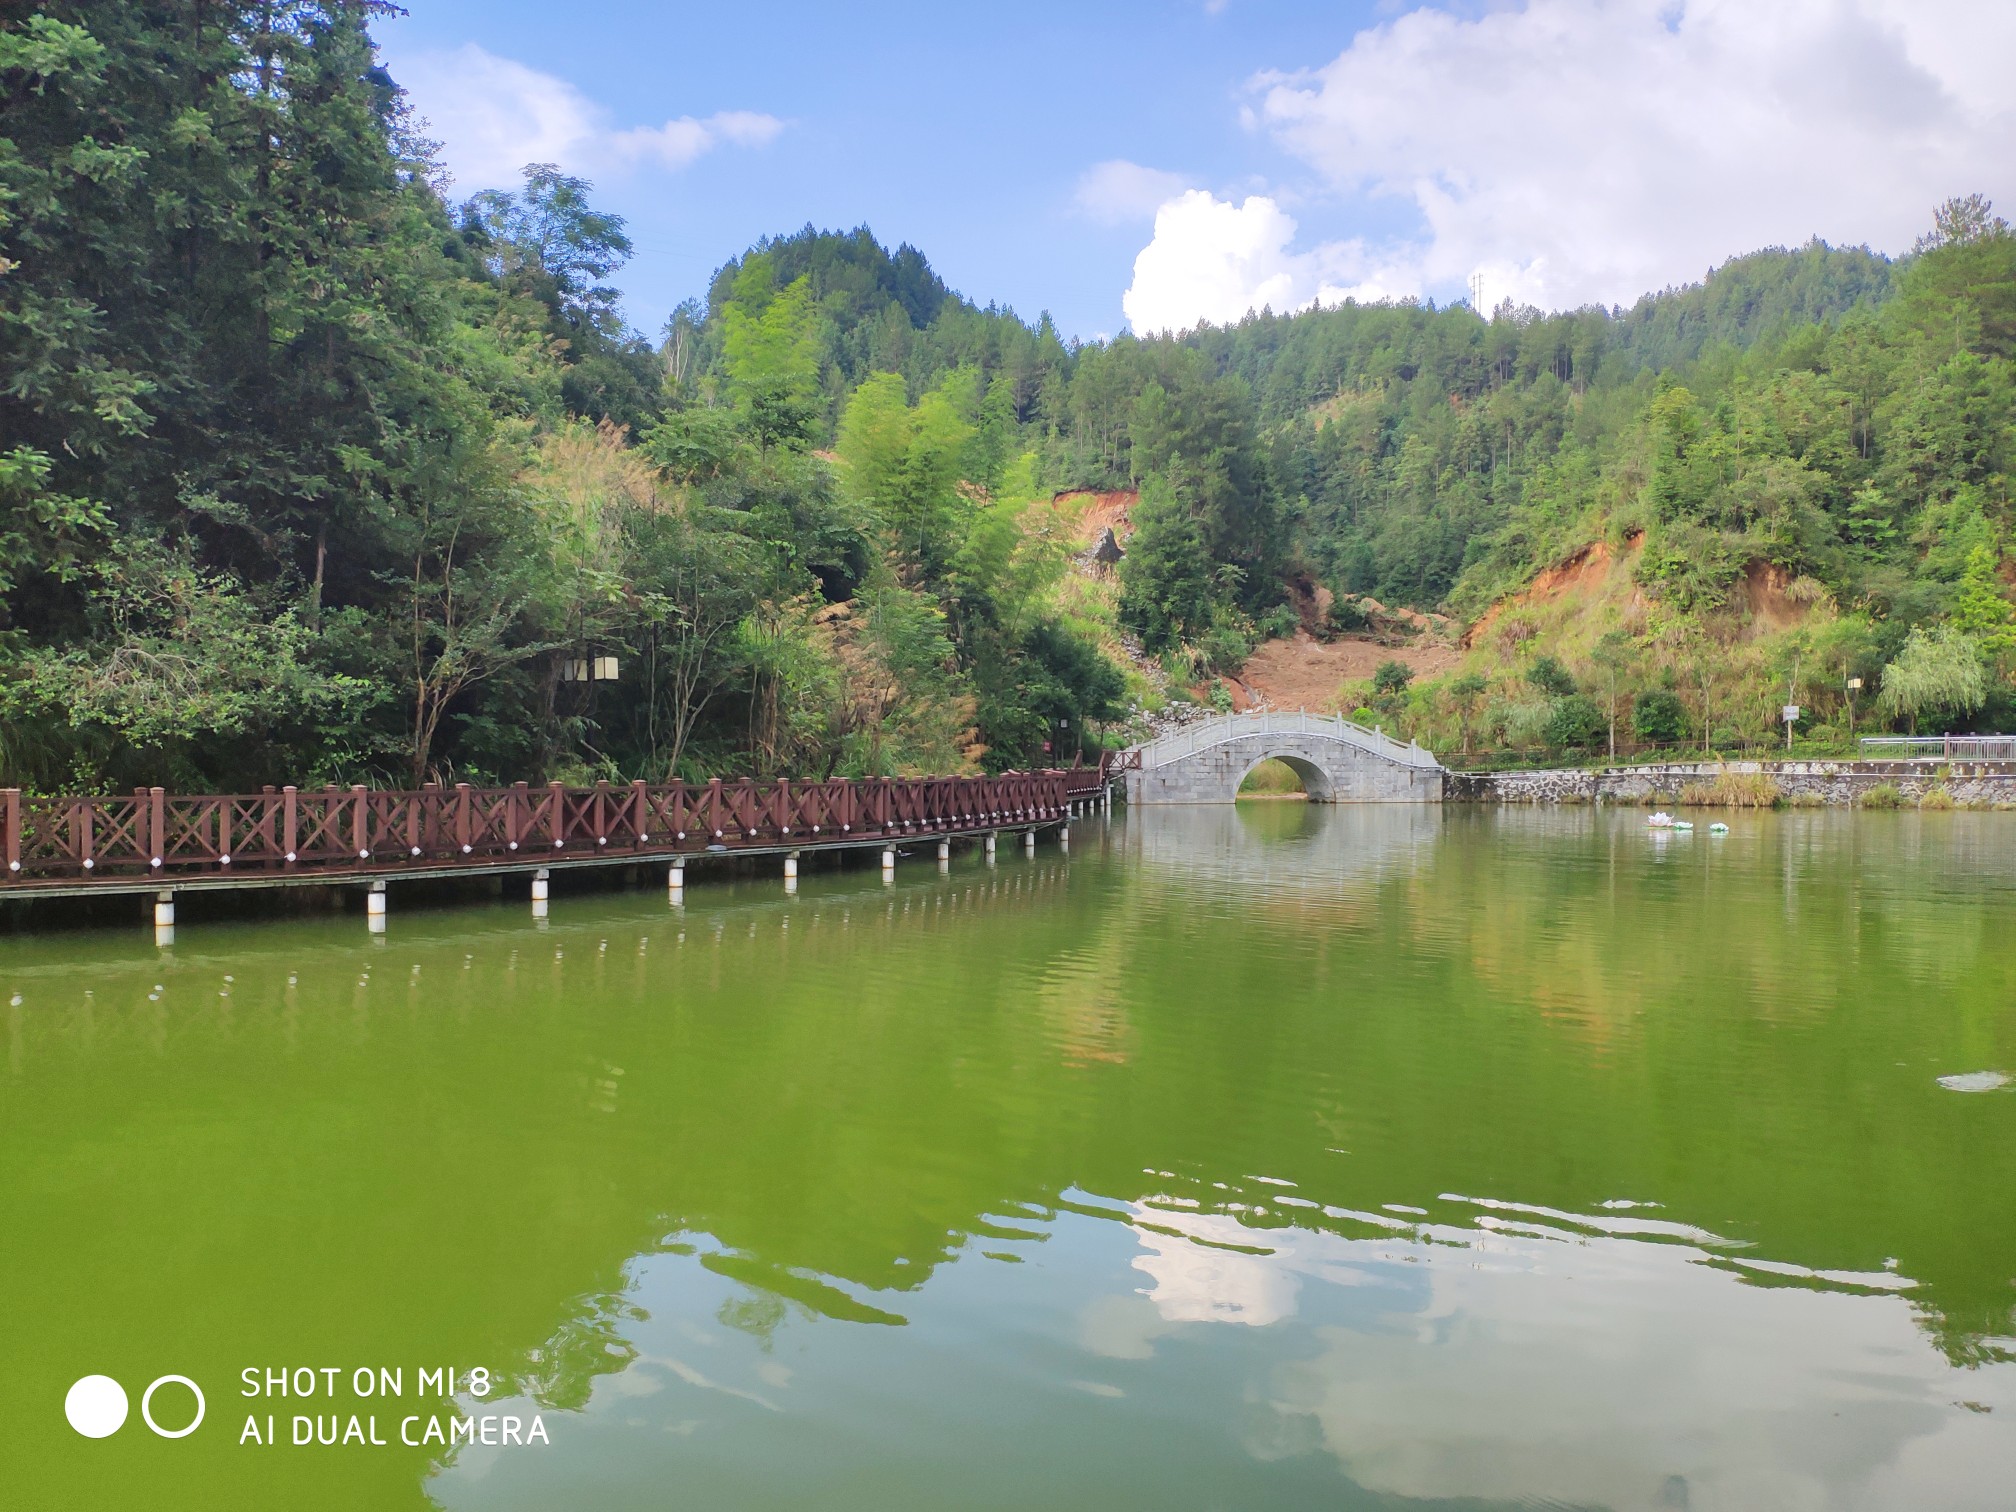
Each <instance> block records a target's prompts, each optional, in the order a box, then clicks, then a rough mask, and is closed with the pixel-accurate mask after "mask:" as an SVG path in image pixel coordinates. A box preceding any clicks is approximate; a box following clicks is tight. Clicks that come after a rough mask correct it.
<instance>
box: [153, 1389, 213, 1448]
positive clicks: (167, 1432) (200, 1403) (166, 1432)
mask: <svg viewBox="0 0 2016 1512" xmlns="http://www.w3.org/2000/svg"><path fill="white" fill-rule="evenodd" d="M163 1386H187V1387H188V1388H189V1389H190V1390H191V1391H193V1392H194V1393H195V1394H196V1416H194V1417H193V1418H191V1419H189V1423H188V1426H187V1427H184V1428H163V1427H162V1426H161V1425H160V1424H159V1423H157V1422H155V1421H154V1414H153V1412H151V1411H150V1410H149V1409H150V1408H151V1407H152V1406H153V1405H154V1393H155V1392H157V1391H159V1390H160V1389H161V1388H162V1387H163ZM207 1405H208V1404H207V1403H206V1402H205V1401H204V1400H203V1388H202V1387H201V1386H198V1385H197V1384H196V1383H195V1382H194V1381H192V1380H190V1379H189V1377H187V1376H181V1375H165V1376H160V1377H158V1378H157V1379H156V1380H155V1382H154V1384H153V1385H151V1386H149V1387H148V1388H147V1394H146V1395H145V1396H143V1397H141V1398H140V1416H141V1418H142V1419H143V1420H144V1421H145V1422H146V1424H147V1426H148V1427H149V1428H152V1429H153V1430H154V1431H155V1432H156V1433H158V1434H160V1435H161V1437H163V1438H187V1437H189V1435H190V1434H192V1433H194V1432H195V1431H196V1430H197V1429H198V1428H200V1427H202V1426H203V1409H204V1408H205V1407H206V1406H207Z"/></svg>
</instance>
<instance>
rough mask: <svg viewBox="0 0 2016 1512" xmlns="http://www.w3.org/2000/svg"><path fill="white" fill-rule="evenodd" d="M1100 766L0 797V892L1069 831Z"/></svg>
mask: <svg viewBox="0 0 2016 1512" xmlns="http://www.w3.org/2000/svg"><path fill="white" fill-rule="evenodd" d="M1103 781H1104V773H1103V769H1102V768H1101V767H1072V768H1070V769H1068V770H1064V771H1048V772H1007V773H1003V774H1002V775H1001V776H999V777H918V778H898V777H877V778H869V779H865V780H861V781H847V780H844V779H833V780H830V781H824V782H793V781H789V780H787V779H781V778H780V779H779V780H777V781H775V782H756V781H751V780H748V779H743V780H739V781H729V782H724V781H722V780H720V779H719V778H717V779H715V780H714V781H712V782H706V783H685V782H667V783H645V782H633V783H631V784H630V785H629V786H627V787H622V786H611V785H610V784H608V783H606V782H604V783H597V784H596V785H595V786H594V787H592V788H570V787H565V786H563V785H562V784H560V783H557V782H556V783H553V784H551V785H549V786H546V787H538V788H534V787H528V786H527V785H526V784H524V783H522V782H521V783H519V784H517V785H516V786H515V787H508V788H473V787H470V786H468V785H467V784H466V783H465V784H457V785H456V786H454V787H442V786H439V785H434V784H430V785H429V786H427V787H424V788H422V789H420V790H419V791H418V792H388V791H383V790H378V789H372V788H364V787H352V788H336V787H330V788H321V789H313V790H301V789H296V788H291V787H289V788H268V789H266V791H264V792H262V793H253V794H231V795H226V796H212V797H200V798H190V797H179V796H177V795H174V794H171V793H166V792H164V791H162V789H160V788H146V789H141V790H139V791H136V792H135V793H134V794H133V796H132V797H130V798H32V797H27V796H25V795H23V794H22V793H21V792H20V791H19V790H18V789H14V788H6V789H0V891H5V890H6V889H7V888H8V887H9V885H10V884H11V885H12V886H13V887H17V888H23V889H25V888H31V887H33V886H34V885H35V884H36V883H38V882H40V883H44V884H48V883H58V882H60V883H64V884H66V885H68V884H75V883H76V882H78V881H91V880H102V881H106V882H123V883H126V884H129V885H130V884H131V883H132V882H133V881H134V880H135V879H136V878H179V879H185V880H186V879H188V878H190V877H192V876H201V875H207V876H212V877H214V876H217V875H219V874H224V873H228V874H230V875H232V876H242V877H244V878H245V879H246V880H247V881H248V882H256V881H257V880H258V878H259V877H261V876H269V877H270V876H275V875H279V874H299V873H318V874H325V873H326V874H337V873H352V874H355V873H369V874H381V873H388V872H400V871H435V870H448V869H453V868H454V867H457V866H464V865H481V866H490V867H494V866H496V865H497V864H498V863H499V862H508V861H524V862H526V863H527V864H533V863H536V862H538V861H543V860H546V859H549V858H552V859H562V860H567V859H577V858H581V857H585V856H588V855H599V856H642V855H680V854H686V855H690V854H694V853H696V852H702V851H705V850H707V849H708V848H709V847H710V846H718V847H723V848H725V849H728V850H742V849H749V848H752V847H762V848H771V849H775V848H777V847H779V846H793V845H802V846H804V847H806V848H808V849H809V848H812V847H814V846H818V845H834V844H839V845H845V844H851V843H858V842H860V841H864V840H877V839H896V838H901V837H903V836H906V835H915V834H920V833H925V832H930V833H941V834H942V833H948V832H958V831H980V830H986V829H991V828H996V827H1001V826H1013V825H1024V824H1041V823H1050V822H1055V821H1059V820H1062V819H1064V818H1065V817H1067V815H1068V813H1069V806H1070V804H1071V803H1073V802H1074V801H1077V800H1081V799H1085V798H1089V797H1091V796H1092V795H1094V794H1096V793H1097V792H1098V791H1099V788H1100V785H1101V784H1102V782H1103Z"/></svg>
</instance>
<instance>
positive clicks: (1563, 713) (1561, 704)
mask: <svg viewBox="0 0 2016 1512" xmlns="http://www.w3.org/2000/svg"><path fill="white" fill-rule="evenodd" d="M1602 733H1603V711H1602V710H1601V709H1599V708H1598V707H1597V706H1596V700H1595V699H1593V698H1591V697H1589V695H1588V694H1586V693H1570V694H1569V695H1568V696H1567V697H1565V698H1556V699H1554V700H1553V701H1552V702H1550V703H1549V704H1548V706H1547V727H1546V740H1547V744H1549V745H1550V746H1559V747H1570V746H1572V747H1577V748H1579V747H1583V746H1589V745H1594V744H1595V743H1596V741H1597V739H1598V737H1600V736H1601V735H1602Z"/></svg>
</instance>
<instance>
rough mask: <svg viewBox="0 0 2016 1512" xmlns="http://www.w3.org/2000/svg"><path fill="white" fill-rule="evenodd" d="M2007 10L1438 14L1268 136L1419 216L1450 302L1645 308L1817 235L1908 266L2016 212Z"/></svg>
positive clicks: (1364, 50)
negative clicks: (1989, 205)
mask: <svg viewBox="0 0 2016 1512" xmlns="http://www.w3.org/2000/svg"><path fill="white" fill-rule="evenodd" d="M2012 52H2016V6H2011V5H2009V4H2007V3H2004V0H1771V3H1769V4H1759V3H1756V0H1677V3H1676V0H1527V3H1526V4H1524V5H1523V6H1520V7H1518V8H1516V9H1502V10H1493V11H1490V12H1487V13H1485V14H1483V15H1481V16H1475V17H1465V16H1459V15H1455V14H1451V13H1450V12H1448V11H1445V10H1441V9H1437V8H1434V7H1424V8H1421V9H1418V10H1415V11H1412V12H1410V13H1408V14H1406V15H1403V16H1401V17H1399V18H1397V19H1395V20H1393V21H1391V22H1388V23H1386V24H1384V25H1382V26H1378V27H1375V28H1372V29H1370V30H1368V31H1365V32H1362V33H1360V34H1359V35H1358V36H1357V37H1356V38H1355V39H1354V40H1353V41H1352V43H1351V45H1350V46H1349V47H1347V48H1346V49H1345V50H1344V51H1343V52H1342V53H1341V54H1340V55H1339V56H1338V57H1337V58H1336V59H1334V60H1333V61H1332V62H1330V63H1329V64H1327V65H1325V66H1324V67H1322V68H1320V69H1317V70H1314V71H1313V72H1309V73H1303V74H1294V75H1277V76H1271V77H1267V78H1263V79H1261V80H1259V81H1257V90H1258V95H1259V98H1258V104H1257V108H1256V109H1255V110H1254V111H1253V112H1252V113H1251V117H1250V118H1251V119H1252V121H1253V122H1254V123H1255V124H1256V125H1258V126H1260V127H1262V128H1263V129H1265V130H1266V131H1268V132H1270V133H1272V134H1273V136H1274V137H1275V138H1276V139H1277V140H1278V142H1279V143H1280V144H1281V145H1282V146H1284V147H1286V148H1287V149H1288V150H1289V151H1290V152H1291V153H1293V154H1295V155H1296V156H1298V157H1299V158H1301V159H1302V160H1303V161H1304V162H1306V163H1307V164H1308V165H1310V166H1311V167H1312V168H1314V169H1315V170H1316V171H1317V172H1318V173H1319V174H1320V175H1321V176H1322V178H1323V179H1324V180H1325V181H1327V184H1328V185H1329V187H1330V188H1332V189H1333V190H1337V191H1341V192H1344V193H1347V194H1366V195H1372V196H1384V195H1391V196H1401V197H1405V198H1407V199H1411V200H1412V201H1413V203H1414V205H1415V206H1416V207H1417V208H1418V210H1419V213H1420V215H1421V218H1422V220H1423V222H1424V223H1425V234H1424V235H1423V236H1422V237H1421V238H1420V239H1419V240H1418V241H1415V242H1413V243H1411V244H1409V245H1408V246H1406V247H1405V248H1404V254H1405V256H1406V258H1407V260H1408V261H1409V262H1410V263H1411V265H1412V267H1413V268H1414V270H1415V276H1416V279H1417V281H1418V282H1419V283H1420V284H1421V285H1422V286H1424V287H1430V288H1434V287H1448V286H1451V285H1455V286H1460V285H1461V283H1462V282H1463V281H1464V280H1465V279H1466V278H1467V277H1468V276H1469V275H1470V274H1471V273H1472V272H1474V271H1480V270H1481V271H1482V272H1483V273H1484V275H1485V280H1486V285H1487V295H1486V297H1487V301H1488V302H1495V301H1496V299H1498V298H1499V297H1502V296H1506V295H1509V296H1511V297H1513V298H1514V299H1518V300H1522V301H1525V300H1530V301H1532V302H1534V303H1536V304H1540V305H1543V306H1553V307H1560V306H1567V305H1574V304H1579V303H1583V302H1588V301H1601V302H1605V303H1621V302H1628V301H1629V300H1631V299H1633V298H1635V297H1636V296H1637V295H1638V294H1640V293H1643V292H1645V291H1647V290H1649V289H1656V288H1659V287H1662V286H1664V285H1666V284H1669V283H1674V282H1680V281H1684V280H1688V279H1693V278H1698V277H1700V275H1701V274H1702V273H1703V272H1705V271H1706V270H1707V268H1708V267H1709V266H1710V265H1711V264H1714V263H1718V262H1721V261H1723V260H1725V259H1726V258H1728V257H1729V256H1731V255H1733V254H1735V253H1740V252H1745V251H1749V250H1752V249H1754V248H1756V247H1758V246H1763V245H1769V244H1774V243H1775V244H1796V243H1799V242H1803V241H1804V240H1806V239H1807V238H1808V237H1809V236H1815V235H1818V236H1821V237H1824V238H1826V239H1827V240H1830V241H1834V242H1845V243H1861V242H1868V243H1870V244H1871V245H1874V246H1876V247H1878V248H1879V249H1887V250H1891V251H1901V250H1904V249H1906V248H1908V247H1909V245H1910V243H1911V240H1912V238H1913V236H1914V235H1915V234H1916V233H1917V232H1919V231H1921V230H1923V229H1924V228H1925V227H1926V226H1927V225H1928V224H1929V222H1930V217H1931V209H1932V206H1933V205H1934V204H1935V203H1936V202H1937V201H1938V200H1940V199H1942V198H1944V197H1946V196H1948V195H1951V194H1959V193H1966V192H1970V191H1973V190H1977V189H1978V190H1983V191H1985V192H1988V193H1989V194H1991V195H1993V194H1996V193H1998V192H2000V193H2001V194H2002V195H2003V196H2004V197H2005V198H2006V197H2008V196H2009V195H2010V194H2011V193H2012V192H2016V166H2012V163H2016V159H2012V157H2011V155H2010V153H2009V152H2008V144H2009V142H2010V141H2011V140H2012V134H2016V73H2012V72H2011V70H2009V69H2008V68H2007V67H2006V61H2007V59H2008V58H2009V57H2010V56H2011V54H2012Z"/></svg>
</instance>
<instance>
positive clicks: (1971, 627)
mask: <svg viewBox="0 0 2016 1512" xmlns="http://www.w3.org/2000/svg"><path fill="white" fill-rule="evenodd" d="M1996 565H1997V564H1996V559H1995V553H1994V552H1993V551H1991V550H1990V549H1989V548H1988V547H1986V546H1976V547H1974V548H1973V549H1972V550H1971V551H1969V552H1968V553H1967V566H1966V569H1965V570H1964V571H1963V572H1962V574H1961V577H1960V587H1959V590H1958V591H1957V592H1956V593H1955V594H1954V597H1953V613H1952V623H1953V628H1954V629H1955V630H1957V631H1959V632H1960V633H1961V634H1962V635H1965V636H1967V637H1969V638H1970V639H1972V640H1973V642H1974V643H1975V644H1976V645H1977V646H1979V647H1980V648H1981V654H1982V655H1984V656H1987V657H1990V658H1999V657H2003V656H2006V655H2008V654H2009V652H2010V651H2011V650H2012V649H2016V611H2012V610H2011V608H2010V605H2009V600H2008V599H2007V598H2005V597H2004V596H2003V593H2002V581H2001V577H2000V575H1999V574H1998V573H1997V572H1996Z"/></svg>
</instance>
